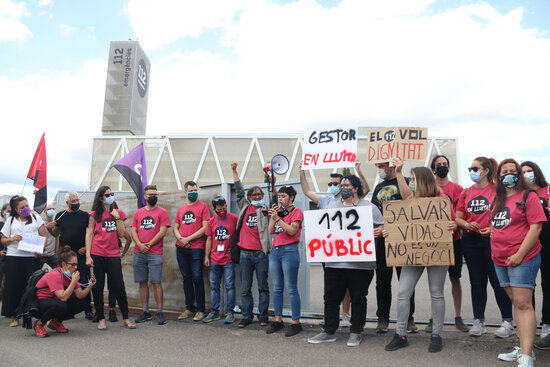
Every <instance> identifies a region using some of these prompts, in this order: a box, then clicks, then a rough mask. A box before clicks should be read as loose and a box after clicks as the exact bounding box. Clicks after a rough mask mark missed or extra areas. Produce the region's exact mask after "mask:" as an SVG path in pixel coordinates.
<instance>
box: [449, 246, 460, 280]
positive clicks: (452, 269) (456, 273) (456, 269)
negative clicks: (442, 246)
mask: <svg viewBox="0 0 550 367" xmlns="http://www.w3.org/2000/svg"><path fill="white" fill-rule="evenodd" d="M453 248H454V253H455V264H454V265H449V278H455V279H459V278H462V250H461V249H460V240H456V241H453Z"/></svg>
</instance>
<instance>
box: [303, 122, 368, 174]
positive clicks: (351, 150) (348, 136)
mask: <svg viewBox="0 0 550 367" xmlns="http://www.w3.org/2000/svg"><path fill="white" fill-rule="evenodd" d="M302 148H303V155H302V168H304V169H324V168H343V167H353V166H354V165H355V160H356V159H357V129H350V128H347V129H344V128H335V129H327V130H310V131H306V133H305V134H304V144H303V147H302Z"/></svg>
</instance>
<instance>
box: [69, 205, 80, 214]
mask: <svg viewBox="0 0 550 367" xmlns="http://www.w3.org/2000/svg"><path fill="white" fill-rule="evenodd" d="M78 209H80V204H71V210H72V211H73V212H77V211H78Z"/></svg>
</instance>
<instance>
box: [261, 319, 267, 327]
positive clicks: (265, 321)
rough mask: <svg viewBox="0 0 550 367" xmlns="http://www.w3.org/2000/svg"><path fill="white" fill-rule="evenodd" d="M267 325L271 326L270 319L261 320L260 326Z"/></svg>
mask: <svg viewBox="0 0 550 367" xmlns="http://www.w3.org/2000/svg"><path fill="white" fill-rule="evenodd" d="M267 325H269V319H268V318H265V319H263V318H262V319H260V326H267Z"/></svg>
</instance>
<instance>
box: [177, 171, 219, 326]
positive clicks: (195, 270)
mask: <svg viewBox="0 0 550 367" xmlns="http://www.w3.org/2000/svg"><path fill="white" fill-rule="evenodd" d="M183 189H184V192H185V195H186V196H187V203H186V204H184V205H182V206H181V207H180V208H179V209H178V212H177V214H176V220H175V221H174V228H173V231H174V236H175V237H176V239H177V242H176V255H177V258H178V265H179V268H180V272H181V276H182V277H183V292H184V293H185V308H186V310H185V311H184V312H183V313H182V314H181V315H179V316H178V320H183V319H188V318H189V317H191V316H193V315H194V316H195V317H194V318H193V320H194V321H200V320H202V319H203V318H204V308H205V307H204V306H205V305H204V303H205V297H204V281H203V280H202V268H203V262H204V244H205V242H206V236H205V233H206V228H207V227H208V220H209V219H210V210H209V209H208V205H206V204H205V203H203V202H202V201H200V200H199V191H198V190H199V187H198V186H197V184H196V183H195V182H193V181H187V182H186V183H185V184H184V185H183ZM195 301H196V302H195Z"/></svg>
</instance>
